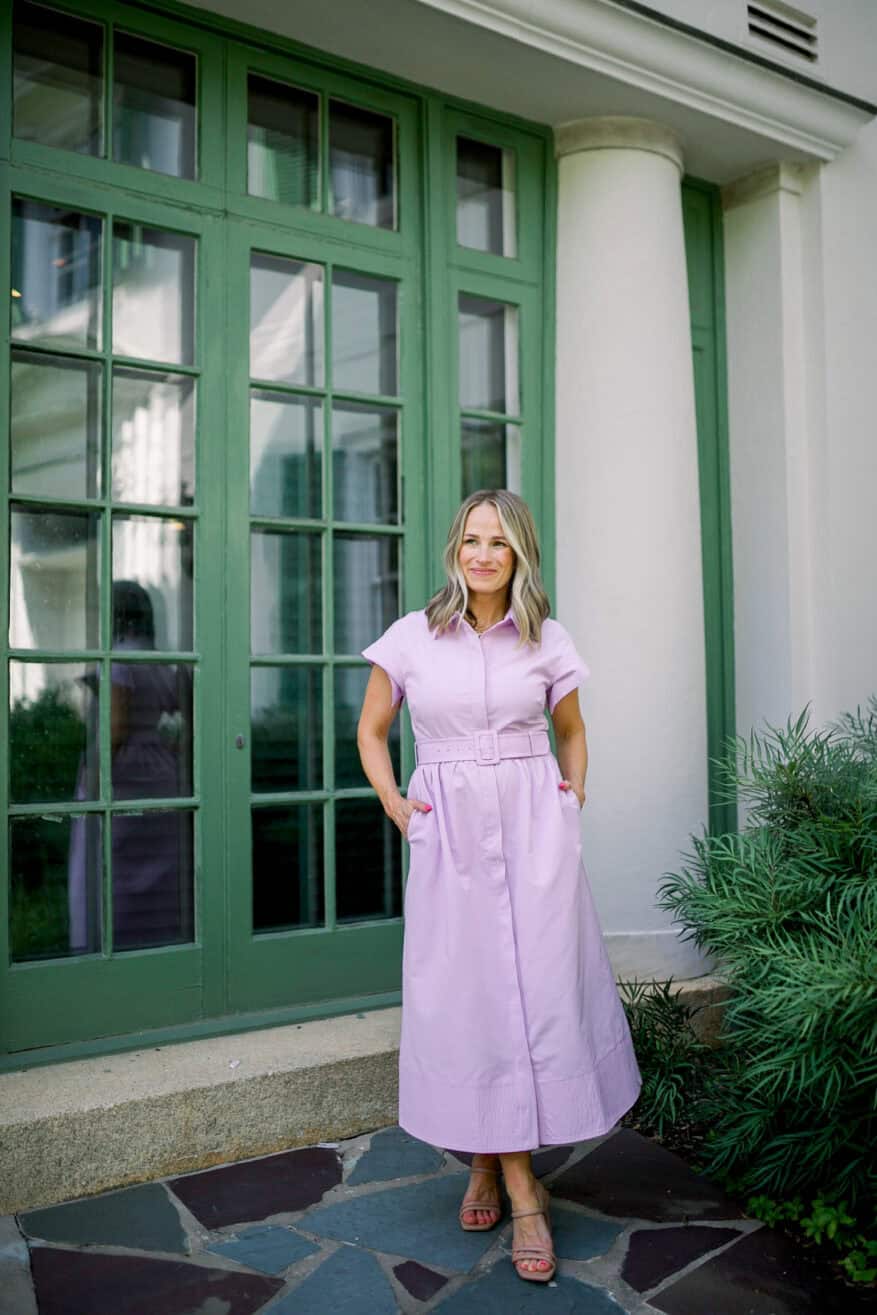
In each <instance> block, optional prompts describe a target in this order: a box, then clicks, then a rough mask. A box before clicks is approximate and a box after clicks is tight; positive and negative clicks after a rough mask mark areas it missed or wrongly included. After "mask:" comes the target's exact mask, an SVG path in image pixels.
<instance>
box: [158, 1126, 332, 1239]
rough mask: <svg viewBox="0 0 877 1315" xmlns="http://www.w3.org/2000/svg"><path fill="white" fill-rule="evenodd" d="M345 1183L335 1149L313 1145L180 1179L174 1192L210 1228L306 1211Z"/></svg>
mask: <svg viewBox="0 0 877 1315" xmlns="http://www.w3.org/2000/svg"><path fill="white" fill-rule="evenodd" d="M340 1181H341V1160H340V1158H339V1156H338V1154H337V1152H336V1151H334V1150H327V1149H324V1148H322V1147H317V1146H308V1147H306V1148H305V1149H304V1150H301V1151H283V1152H282V1153H281V1154H280V1155H268V1156H266V1157H265V1158H264V1159H261V1160H246V1161H244V1163H242V1164H229V1165H225V1166H224V1167H223V1168H222V1169H210V1170H208V1171H207V1172H205V1173H193V1174H188V1175H187V1176H186V1177H185V1178H174V1179H172V1180H171V1182H170V1183H169V1184H168V1186H169V1187H170V1188H171V1190H172V1191H173V1192H174V1193H175V1195H177V1196H178V1197H179V1198H180V1200H181V1201H182V1202H183V1203H184V1205H186V1206H187V1207H188V1209H189V1210H191V1212H192V1214H193V1215H194V1216H195V1218H196V1219H197V1220H198V1222H199V1223H201V1224H203V1225H204V1226H205V1228H210V1229H213V1228H225V1227H226V1226H227V1225H228V1224H242V1223H247V1222H249V1221H250V1220H252V1221H254V1222H255V1221H257V1220H260V1219H267V1218H268V1217H269V1216H270V1215H277V1214H283V1213H287V1212H292V1211H295V1210H305V1209H307V1207H308V1206H310V1205H313V1204H314V1203H315V1202H316V1201H319V1200H321V1199H322V1198H323V1196H324V1195H325V1194H326V1192H328V1191H329V1189H330V1188H332V1187H335V1186H336V1185H337V1184H338V1183H340Z"/></svg>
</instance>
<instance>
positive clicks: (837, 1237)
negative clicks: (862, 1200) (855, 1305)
mask: <svg viewBox="0 0 877 1315" xmlns="http://www.w3.org/2000/svg"><path fill="white" fill-rule="evenodd" d="M746 1213H747V1214H748V1215H752V1216H753V1217H754V1218H756V1219H761V1220H763V1221H764V1223H766V1224H768V1225H769V1226H770V1227H771V1228H775V1227H777V1225H780V1226H781V1225H782V1224H783V1223H785V1222H789V1223H791V1224H793V1225H795V1227H796V1228H797V1229H798V1230H799V1231H800V1232H801V1233H802V1234H803V1235H804V1236H805V1237H807V1238H809V1239H810V1241H811V1242H813V1243H814V1244H816V1245H818V1246H821V1245H827V1244H831V1245H833V1246H834V1248H835V1250H836V1251H837V1253H838V1261H839V1263H840V1267H841V1269H842V1270H843V1272H844V1273H845V1275H846V1277H847V1278H848V1279H850V1280H851V1282H853V1283H873V1282H874V1281H875V1279H877V1237H875V1236H871V1237H868V1236H867V1235H866V1234H865V1233H863V1232H862V1231H861V1228H860V1226H859V1222H858V1220H857V1219H856V1217H855V1216H854V1215H851V1214H850V1213H849V1209H848V1207H847V1202H846V1200H841V1201H833V1200H830V1199H829V1194H828V1193H823V1194H821V1195H819V1196H816V1197H814V1198H813V1200H812V1201H811V1203H810V1210H809V1213H805V1210H804V1202H803V1201H802V1199H801V1197H800V1196H794V1197H792V1198H791V1199H789V1200H786V1201H775V1200H774V1199H773V1198H772V1197H770V1196H764V1195H760V1196H750V1197H749V1199H748V1201H747V1202H746Z"/></svg>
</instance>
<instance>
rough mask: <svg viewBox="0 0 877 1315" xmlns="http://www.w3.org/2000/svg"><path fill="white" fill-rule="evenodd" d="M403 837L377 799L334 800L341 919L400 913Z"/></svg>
mask: <svg viewBox="0 0 877 1315" xmlns="http://www.w3.org/2000/svg"><path fill="white" fill-rule="evenodd" d="M401 840H402V837H401V835H400V833H399V829H398V827H397V826H396V824H395V823H394V822H393V821H391V819H390V818H389V817H387V815H386V813H385V812H384V810H383V808H382V807H381V805H380V804H379V803H378V801H377V800H376V799H339V800H338V801H337V802H336V804H335V909H336V915H337V918H338V921H339V922H354V921H358V920H360V919H363V918H398V917H401V914H402V845H401Z"/></svg>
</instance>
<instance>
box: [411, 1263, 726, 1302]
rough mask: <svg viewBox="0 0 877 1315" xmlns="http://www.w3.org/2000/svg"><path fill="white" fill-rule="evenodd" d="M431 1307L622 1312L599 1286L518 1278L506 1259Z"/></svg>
mask: <svg viewBox="0 0 877 1315" xmlns="http://www.w3.org/2000/svg"><path fill="white" fill-rule="evenodd" d="M433 1309H434V1310H435V1311H441V1315H531V1312H532V1313H534V1315H535V1312H538V1313H539V1315H544V1313H546V1312H547V1315H624V1307H623V1306H620V1305H619V1304H618V1302H617V1301H615V1299H614V1298H613V1297H611V1296H610V1295H609V1293H608V1292H605V1291H604V1290H603V1289H602V1288H596V1287H593V1286H592V1285H591V1284H590V1283H582V1282H581V1281H580V1280H579V1279H575V1278H570V1277H567V1276H565V1275H559V1274H555V1276H554V1279H553V1281H552V1283H533V1282H532V1281H531V1280H529V1279H521V1278H518V1276H517V1274H516V1273H515V1271H514V1269H513V1268H512V1262H511V1260H508V1259H505V1260H503V1261H501V1262H499V1263H497V1264H496V1265H495V1266H494V1267H493V1268H492V1269H491V1270H489V1271H488V1273H487V1274H485V1275H484V1277H483V1278H478V1279H476V1280H475V1282H474V1283H467V1284H466V1285H465V1287H462V1288H460V1289H459V1290H458V1291H457V1292H453V1293H451V1295H450V1296H448V1297H445V1299H444V1300H443V1301H439V1302H438V1303H437V1305H436V1306H434V1307H433ZM698 1315H707V1312H706V1310H702V1311H699V1312H698ZM709 1315H712V1312H709Z"/></svg>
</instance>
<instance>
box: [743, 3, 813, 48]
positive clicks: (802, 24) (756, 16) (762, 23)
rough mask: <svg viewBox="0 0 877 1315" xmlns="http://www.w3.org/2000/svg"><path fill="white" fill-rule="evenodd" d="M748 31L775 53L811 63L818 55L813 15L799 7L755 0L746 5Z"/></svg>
mask: <svg viewBox="0 0 877 1315" xmlns="http://www.w3.org/2000/svg"><path fill="white" fill-rule="evenodd" d="M746 11H747V17H748V20H749V35H750V36H752V37H756V38H757V40H758V42H759V45H761V44H762V43H766V44H767V45H769V46H771V47H772V48H773V50H774V52H775V53H776V54H779V53H780V52H782V54H784V55H785V56H786V57H787V58H789V57H791V58H796V59H801V60H804V61H806V63H808V64H815V63H816V61H817V59H818V58H819V52H818V50H817V48H816V19H815V18H812V17H811V16H810V15H809V14H802V13H801V11H800V9H792V7H791V6H790V5H784V4H779V3H777V0H758V3H757V4H749V5H747V6H746Z"/></svg>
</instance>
